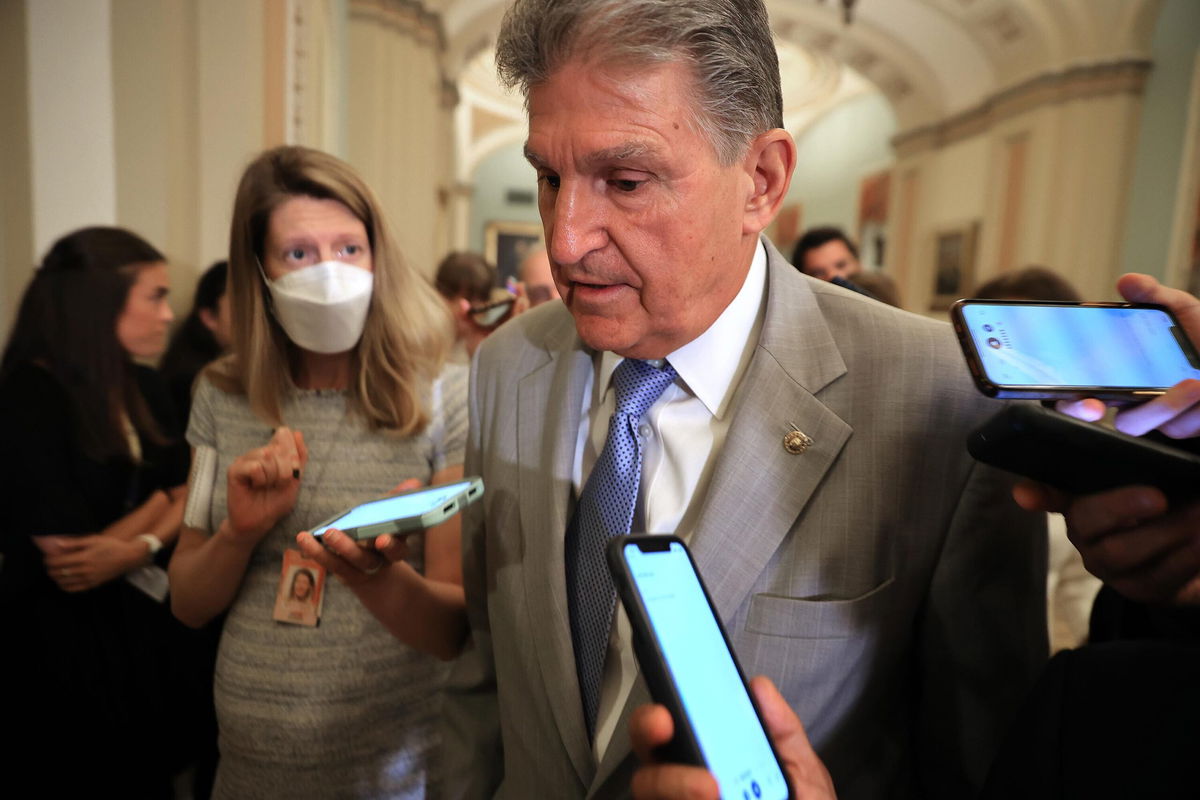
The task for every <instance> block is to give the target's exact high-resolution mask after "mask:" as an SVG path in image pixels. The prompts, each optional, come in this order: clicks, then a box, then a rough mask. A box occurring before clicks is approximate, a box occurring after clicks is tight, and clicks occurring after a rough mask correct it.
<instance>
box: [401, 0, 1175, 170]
mask: <svg viewBox="0 0 1200 800" xmlns="http://www.w3.org/2000/svg"><path fill="white" fill-rule="evenodd" d="M766 1H767V8H768V11H769V13H770V15H771V23H772V27H773V29H774V32H775V36H776V40H777V43H778V46H779V51H780V67H781V72H782V74H783V83H784V114H785V122H786V124H787V126H788V128H789V130H792V132H793V134H798V133H799V132H801V131H802V130H803V128H804V127H805V126H807V125H808V124H810V123H811V122H812V121H813V120H815V119H816V118H818V117H819V116H820V115H821V114H823V113H825V112H827V111H828V110H830V109H831V108H833V107H835V106H837V105H838V104H840V103H842V102H846V101H847V100H849V99H851V98H852V97H855V96H857V95H859V94H862V93H863V92H869V91H879V92H882V93H883V95H885V96H886V97H887V99H888V101H889V102H890V104H891V106H892V108H893V110H894V112H895V115H896V120H897V124H898V127H899V129H900V130H902V131H903V130H910V129H914V128H917V127H919V126H922V125H928V124H931V123H934V122H938V121H940V120H943V119H945V118H947V117H950V116H953V115H955V114H959V113H962V112H964V111H966V110H968V109H971V108H973V107H975V106H977V105H979V104H981V103H983V102H984V101H985V100H987V99H988V98H990V97H992V96H994V95H995V94H997V93H998V92H1000V91H1002V90H1004V89H1007V88H1010V87H1013V86H1015V85H1017V84H1020V83H1022V82H1023V81H1026V80H1029V79H1031V78H1033V77H1036V76H1041V75H1046V74H1054V73H1058V72H1061V71H1063V70H1066V69H1069V68H1072V67H1078V66H1082V65H1088V64H1097V63H1105V62H1113V61H1119V60H1122V59H1130V58H1145V57H1148V54H1149V49H1150V37H1151V34H1152V32H1153V28H1154V21H1155V19H1156V18H1157V15H1158V13H1159V11H1160V9H1161V5H1162V0H857V2H856V3H855V6H854V19H853V22H852V23H851V24H850V25H846V24H844V22H843V20H842V10H841V6H840V0H766ZM424 4H425V6H426V8H428V9H429V10H431V11H434V12H437V13H439V14H440V16H441V18H442V24H443V29H444V31H445V34H446V45H447V52H446V69H447V72H448V73H449V74H450V76H451V77H452V78H454V79H455V80H456V81H457V83H458V86H459V90H460V95H461V98H462V102H461V104H460V107H459V110H458V113H459V122H460V125H459V131H460V136H462V137H464V138H463V139H460V143H459V144H460V151H459V152H460V155H461V156H464V158H460V168H463V169H466V168H467V167H468V162H475V161H477V159H478V158H479V157H481V155H480V154H481V153H483V152H485V151H491V150H494V149H495V148H496V147H498V146H501V145H503V144H506V143H508V142H510V141H519V140H520V136H522V135H523V124H524V122H523V115H522V113H521V108H520V102H519V99H517V98H514V97H508V96H507V95H505V94H504V93H503V91H502V90H500V89H499V88H498V87H497V86H496V83H495V78H494V74H493V69H492V63H491V48H492V44H493V42H494V38H495V33H496V31H497V29H498V28H499V24H500V19H501V17H502V16H503V13H504V9H505V8H506V7H507V5H508V0H424ZM514 126H515V127H514ZM464 147H465V149H462V148H464Z"/></svg>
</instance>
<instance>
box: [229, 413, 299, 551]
mask: <svg viewBox="0 0 1200 800" xmlns="http://www.w3.org/2000/svg"><path fill="white" fill-rule="evenodd" d="M307 464H308V448H307V447H305V446H304V435H303V434H302V433H300V431H293V430H291V429H290V428H286V427H284V428H278V429H276V431H275V434H274V435H273V436H272V437H271V441H270V442H268V443H267V445H266V446H265V447H259V448H256V449H254V450H251V451H250V452H248V453H244V454H243V455H241V456H239V457H238V458H237V460H236V461H234V462H233V463H232V464H230V465H229V472H228V474H227V477H226V485H227V487H228V493H229V499H228V505H229V527H230V533H231V534H232V535H233V536H234V537H236V538H238V539H240V540H243V541H247V542H249V543H257V542H258V541H259V540H260V539H262V537H263V536H265V535H266V533H267V531H269V530H271V528H272V526H274V525H275V523H276V522H278V521H279V520H280V519H282V518H283V516H284V515H285V514H287V513H288V512H289V511H291V510H292V508H293V507H294V506H295V505H296V496H297V495H298V494H299V492H300V480H301V475H302V474H303V472H304V468H305V466H306V465H307Z"/></svg>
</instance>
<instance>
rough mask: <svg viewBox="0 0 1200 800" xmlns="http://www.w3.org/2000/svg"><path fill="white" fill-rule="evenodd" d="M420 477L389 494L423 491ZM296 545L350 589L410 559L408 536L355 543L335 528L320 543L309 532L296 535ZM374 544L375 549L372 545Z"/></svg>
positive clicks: (384, 536)
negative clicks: (387, 568) (413, 490)
mask: <svg viewBox="0 0 1200 800" xmlns="http://www.w3.org/2000/svg"><path fill="white" fill-rule="evenodd" d="M421 485H422V484H421V482H420V481H419V480H417V479H416V478H409V479H408V480H406V481H403V482H402V483H400V484H399V485H397V486H396V488H394V489H392V491H391V492H389V494H399V493H400V492H407V491H410V490H412V489H419V488H421ZM296 544H297V545H298V546H299V548H300V552H302V553H304V555H305V557H306V558H311V559H312V560H314V561H316V562H317V563H319V564H320V565H321V566H323V567H324V568H325V569H327V570H329V571H330V572H332V573H333V574H334V575H336V576H337V577H338V579H339V580H340V581H341V582H342V583H344V584H346V585H347V586H350V587H354V586H361V585H362V584H364V583H366V582H367V581H369V580H371V579H372V578H374V577H376V576H377V574H378V573H379V571H380V570H381V569H383V568H384V567H385V566H388V565H390V564H395V563H396V562H397V561H403V560H404V559H405V558H407V557H408V545H407V544H405V537H399V536H392V535H391V534H386V533H385V534H383V535H382V536H377V537H375V541H374V542H366V541H362V542H360V541H355V540H354V539H351V538H350V537H349V536H347V535H346V534H344V533H342V532H341V531H339V530H337V529H335V528H331V529H329V530H328V531H326V532H325V533H324V534H323V535H322V536H321V541H320V542H318V541H317V540H316V537H314V536H313V535H312V534H311V533H309V532H308V531H301V532H300V533H299V534H298V535H297V536H296ZM372 545H374V546H372Z"/></svg>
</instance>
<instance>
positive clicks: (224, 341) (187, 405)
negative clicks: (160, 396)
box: [158, 261, 230, 424]
mask: <svg viewBox="0 0 1200 800" xmlns="http://www.w3.org/2000/svg"><path fill="white" fill-rule="evenodd" d="M228 271H229V263H228V262H226V261H218V262H217V263H215V264H213V265H212V266H211V267H209V268H208V269H207V270H205V271H204V274H203V275H201V276H200V280H199V282H198V283H197V284H196V298H195V300H194V301H193V302H192V310H191V311H190V312H189V313H188V315H187V317H185V318H184V320H183V322H182V323H181V324H180V326H179V328H178V329H176V331H175V333H174V335H172V336H171V343H170V344H169V345H167V352H166V353H165V354H164V355H163V357H162V361H160V362H159V365H158V371H159V372H160V373H162V376H163V378H165V379H166V381H167V387H168V388H169V389H170V392H171V399H172V400H173V401H174V403H175V411H176V413H177V414H178V415H179V419H180V422H181V423H183V424H186V423H187V418H188V415H189V414H190V413H191V409H192V389H193V388H194V386H195V383H196V376H197V375H198V374H200V370H202V369H203V368H204V367H206V366H207V365H208V364H210V363H212V361H214V360H215V359H216V358H218V357H219V356H220V355H221V354H222V353H224V352H225V351H226V350H228V349H229V335H230V334H229V325H230V319H229V294H228V293H227V292H226V291H225V282H226V275H227V273H228Z"/></svg>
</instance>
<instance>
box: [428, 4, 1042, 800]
mask: <svg viewBox="0 0 1200 800" xmlns="http://www.w3.org/2000/svg"><path fill="white" fill-rule="evenodd" d="M497 60H498V63H499V67H500V73H501V76H502V78H503V79H504V80H506V81H507V82H508V83H510V84H513V85H516V86H519V87H520V88H521V89H522V91H523V92H524V93H525V96H526V104H527V109H528V113H529V137H528V140H527V142H526V146H525V153H526V156H527V158H528V160H529V161H530V163H531V164H532V165H533V166H534V168H535V169H536V171H537V176H538V187H539V188H538V197H539V206H540V210H541V214H542V219H543V223H544V226H545V232H546V244H547V248H548V251H549V254H550V259H551V263H552V266H553V271H554V277H555V281H556V283H557V284H558V288H559V290H560V292H561V294H562V296H563V298H564V301H565V304H561V305H560V304H548V305H547V306H546V307H541V308H537V309H534V310H533V311H531V312H529V313H527V314H525V315H523V316H522V317H520V318H518V319H517V320H516V321H515V322H513V323H512V324H509V325H507V326H505V327H504V328H503V329H501V330H500V331H498V332H497V333H496V334H495V335H493V336H492V337H491V338H489V339H488V340H487V341H486V342H485V344H484V345H483V347H482V348H481V349H480V351H479V353H478V356H477V358H476V363H475V371H474V377H473V380H472V387H471V400H470V412H471V423H472V425H471V431H472V432H471V441H470V444H469V449H468V456H467V471H468V472H469V473H478V474H481V475H482V476H483V477H484V480H485V482H486V485H487V492H486V497H485V499H484V501H483V503H481V504H479V506H478V508H474V509H472V510H470V512H469V516H468V519H467V521H466V522H465V527H464V531H465V533H464V536H465V541H464V579H465V586H466V594H467V603H468V613H469V616H470V622H471V630H472V635H471V643H470V644H469V645H468V649H467V652H466V653H465V654H464V655H463V657H462V658H461V659H460V660H459V662H458V663H457V665H456V667H455V673H454V676H453V678H452V680H451V686H450V689H449V692H448V696H447V702H446V708H445V714H444V716H445V722H446V724H445V726H444V731H443V734H444V741H443V755H444V764H443V774H442V780H443V785H444V787H445V790H446V792H447V793H448V794H449V795H450V796H452V797H485V796H492V795H495V796H499V797H506V798H522V800H525V799H526V798H569V797H621V796H625V795H627V794H628V792H629V784H630V775H631V773H632V771H633V769H634V767H635V766H636V764H635V763H634V761H635V760H634V759H633V757H632V756H631V755H630V749H629V740H628V735H627V733H626V723H625V721H626V719H627V717H628V714H629V712H630V710H631V709H632V708H634V707H636V706H638V705H640V704H643V703H646V702H648V696H647V693H646V689H645V686H644V685H643V683H642V681H641V680H640V678H638V676H637V669H636V664H635V663H634V660H633V657H632V655H631V648H630V643H629V631H628V622H627V621H626V620H625V618H624V617H623V615H622V614H620V613H619V611H618V612H614V611H613V610H612V609H613V605H612V602H613V601H612V594H611V592H612V590H611V586H607V585H604V583H603V581H602V580H600V573H602V571H603V570H602V565H599V566H598V565H597V564H596V563H595V559H596V554H597V553H598V552H599V551H600V550H601V549H602V545H603V540H604V538H606V537H607V536H611V535H616V534H619V533H623V532H625V531H626V530H628V529H630V528H632V529H633V530H647V531H651V532H656V533H659V532H661V533H665V532H674V533H676V534H678V535H680V536H682V537H684V538H685V539H687V540H688V541H689V542H690V545H691V547H692V549H693V552H694V554H695V557H696V560H697V562H698V563H699V565H700V568H701V570H702V572H703V574H704V577H705V580H706V581H707V583H708V586H709V588H710V591H711V593H712V596H713V599H714V601H715V603H716V605H717V606H718V609H719V611H720V614H721V616H722V618H723V620H724V622H725V625H726V626H727V629H728V631H729V634H730V638H731V640H732V642H733V644H734V646H735V648H736V649H737V652H738V655H739V657H740V659H741V661H742V664H743V665H744V667H745V668H746V670H747V672H748V673H750V674H758V673H761V674H764V675H766V676H768V677H770V678H771V679H772V680H773V681H774V682H775V683H776V684H777V685H778V686H779V688H780V690H781V691H782V693H783V696H784V697H786V698H787V700H788V701H789V702H790V703H791V704H792V705H793V706H794V707H795V708H796V709H797V711H798V712H799V715H800V717H801V719H802V720H803V721H804V723H805V725H806V726H807V727H808V730H809V732H810V734H811V737H812V741H813V743H814V745H815V747H816V750H817V752H818V753H819V754H820V756H821V757H822V758H823V759H824V761H825V763H826V764H827V765H828V767H829V771H830V773H831V774H832V775H833V778H834V781H835V784H836V786H837V790H838V792H839V794H840V795H841V796H842V797H844V798H859V797H862V798H865V797H884V796H886V797H946V798H950V797H953V798H963V797H967V796H970V794H971V792H972V791H973V789H974V788H975V787H976V786H977V785H978V783H979V782H980V781H981V780H982V776H983V773H984V771H985V770H986V768H987V766H988V762H989V760H990V758H991V754H992V750H993V746H994V743H995V741H996V739H997V737H998V735H999V733H1000V729H1001V728H1002V727H1003V725H1004V724H1005V723H1006V722H1007V720H1008V716H1009V713H1010V712H1011V710H1012V709H1013V708H1014V707H1015V705H1016V703H1017V702H1018V701H1019V700H1020V698H1021V697H1022V695H1023V694H1024V692H1025V691H1026V689H1027V687H1028V685H1029V684H1030V683H1031V682H1032V680H1033V678H1034V676H1035V674H1036V672H1037V670H1038V668H1039V667H1040V665H1041V663H1042V661H1043V659H1044V657H1045V649H1046V641H1045V640H1046V635H1045V620H1044V605H1043V604H1044V594H1043V592H1044V580H1045V577H1044V569H1045V563H1044V553H1043V542H1044V538H1043V537H1042V535H1041V532H1040V531H1039V523H1038V521H1037V518H1036V517H1033V516H1029V515H1026V514H1024V512H1021V511H1019V510H1018V509H1017V508H1016V506H1015V505H1014V504H1013V503H1012V502H1011V500H1009V498H1008V486H1007V484H1006V483H1005V482H1004V481H1003V480H1002V479H1001V478H1000V477H999V476H998V475H997V474H995V473H993V472H991V471H989V470H987V469H985V468H983V467H981V466H978V465H976V464H974V463H973V462H972V461H971V460H970V458H969V457H968V456H967V454H966V452H965V450H964V438H965V436H966V434H967V432H968V430H969V429H970V428H971V427H972V426H973V425H975V424H977V423H978V422H979V421H980V420H981V419H982V418H983V416H985V415H986V414H987V413H988V412H990V411H993V410H995V409H994V407H993V406H992V405H991V404H990V403H989V402H988V401H987V400H986V399H984V398H982V397H981V396H979V395H977V393H976V392H975V391H974V390H973V388H972V386H971V384H970V381H969V380H968V378H967V375H966V373H965V370H964V368H963V365H962V363H961V358H960V356H959V355H958V353H957V350H956V345H955V342H954V337H953V334H952V333H951V332H950V330H949V328H948V327H947V326H945V325H944V324H940V323H935V322H931V321H928V320H925V319H922V318H919V317H916V316H913V315H909V314H906V313H903V312H901V311H898V310H896V309H893V308H890V307H887V306H884V305H882V304H879V303H876V302H874V301H872V300H869V299H866V298H863V297H861V296H858V295H855V294H853V293H850V292H846V291H843V290H841V289H839V288H837V287H834V286H831V285H829V284H826V283H822V282H819V281H815V280H812V279H809V278H807V277H805V276H803V275H801V274H800V273H799V272H797V271H796V270H795V269H793V268H792V267H791V266H790V265H788V264H787V262H786V261H785V260H784V259H783V257H782V256H780V254H779V253H778V252H777V251H776V250H775V248H774V247H773V246H771V244H770V243H769V242H768V241H767V240H765V239H763V238H762V237H761V233H762V231H763V230H764V229H765V228H766V226H767V225H768V224H769V223H770V221H771V220H772V218H773V217H774V216H775V214H776V213H777V211H778V210H779V207H780V204H781V203H782V202H783V199H784V197H785V195H786V194H787V188H788V184H789V181H790V178H791V173H792V170H793V167H794V163H795V152H796V151H795V145H794V144H793V142H792V139H791V137H790V136H789V135H788V134H787V132H786V131H784V130H782V112H781V101H780V91H779V71H778V64H777V62H776V57H775V51H774V47H773V44H772V41H771V36H770V31H769V28H768V23H767V16H766V11H765V9H764V7H763V5H762V3H761V0H689V2H668V1H667V0H518V2H517V3H516V4H515V5H514V6H513V7H512V8H511V9H510V10H509V12H508V15H507V16H506V18H505V22H504V25H503V28H502V30H501V34H500V38H499V45H498V50H497ZM647 387H649V388H647ZM630 397H634V398H635V399H634V400H632V401H631V400H630V399H629V398H630ZM610 420H612V424H611V425H610ZM597 475H600V477H597ZM630 481H632V488H629V487H628V486H626V484H628V483H629V482H630ZM613 509H618V510H617V511H614V510H613ZM614 520H616V521H615V522H614ZM597 537H599V538H597ZM597 619H599V620H600V622H599V623H597V622H596V620H597ZM597 627H599V629H600V633H599V636H598V640H599V644H597V634H596V629H597ZM695 668H696V669H705V668H706V666H705V665H704V664H696V665H695Z"/></svg>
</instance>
